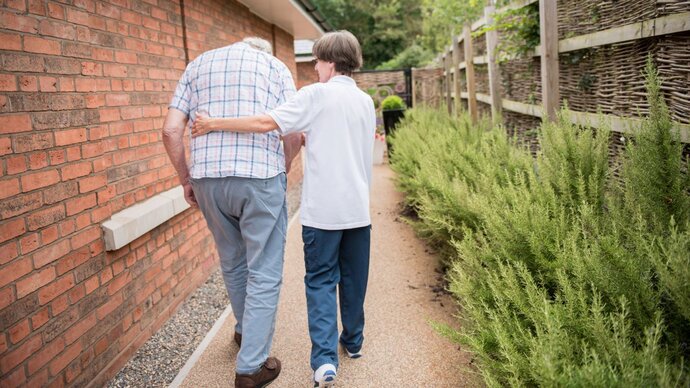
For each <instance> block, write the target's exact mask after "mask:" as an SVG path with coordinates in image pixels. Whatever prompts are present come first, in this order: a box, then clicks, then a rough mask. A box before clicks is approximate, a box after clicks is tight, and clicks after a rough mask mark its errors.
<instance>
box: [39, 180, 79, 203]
mask: <svg viewBox="0 0 690 388" xmlns="http://www.w3.org/2000/svg"><path fill="white" fill-rule="evenodd" d="M78 193H79V190H78V186H77V182H75V181H73V182H62V183H58V184H57V185H54V186H51V187H49V188H47V189H46V190H44V191H43V195H44V199H45V203H46V204H53V203H57V202H60V201H62V200H64V199H67V198H71V197H74V196H76V195H77V194H78Z"/></svg>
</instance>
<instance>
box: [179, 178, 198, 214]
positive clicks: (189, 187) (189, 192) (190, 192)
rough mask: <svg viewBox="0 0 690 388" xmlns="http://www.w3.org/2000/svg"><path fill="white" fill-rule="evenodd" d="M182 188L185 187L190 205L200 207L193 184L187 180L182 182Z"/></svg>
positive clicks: (185, 197) (185, 193)
mask: <svg viewBox="0 0 690 388" xmlns="http://www.w3.org/2000/svg"><path fill="white" fill-rule="evenodd" d="M182 188H183V189H184V199H185V201H187V203H188V204H189V206H191V207H194V208H198V207H199V204H198V203H197V202H196V197H195V196H194V190H192V185H191V184H190V183H189V182H185V183H183V184H182Z"/></svg>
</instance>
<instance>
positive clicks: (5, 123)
mask: <svg viewBox="0 0 690 388" xmlns="http://www.w3.org/2000/svg"><path fill="white" fill-rule="evenodd" d="M30 130H31V116H29V115H28V114H26V113H22V114H16V115H4V116H2V128H0V133H18V132H26V131H30Z"/></svg>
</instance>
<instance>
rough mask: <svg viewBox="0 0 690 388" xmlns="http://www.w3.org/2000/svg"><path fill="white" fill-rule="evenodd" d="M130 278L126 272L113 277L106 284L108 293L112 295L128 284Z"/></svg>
mask: <svg viewBox="0 0 690 388" xmlns="http://www.w3.org/2000/svg"><path fill="white" fill-rule="evenodd" d="M131 280H132V279H131V277H130V275H129V274H128V273H126V274H122V276H118V277H116V278H114V279H113V280H112V281H111V282H110V284H108V295H114V294H115V293H116V292H118V291H120V290H121V289H122V287H124V286H126V285H127V284H129V283H130V281H131Z"/></svg>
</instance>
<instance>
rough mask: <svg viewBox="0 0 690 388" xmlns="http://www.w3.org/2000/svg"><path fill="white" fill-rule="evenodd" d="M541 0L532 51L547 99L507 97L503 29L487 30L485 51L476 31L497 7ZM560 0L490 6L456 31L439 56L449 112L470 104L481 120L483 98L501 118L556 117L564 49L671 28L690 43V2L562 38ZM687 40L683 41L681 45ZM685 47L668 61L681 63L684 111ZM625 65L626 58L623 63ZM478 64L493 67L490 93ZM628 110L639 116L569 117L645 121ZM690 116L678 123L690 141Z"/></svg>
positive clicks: (615, 125)
mask: <svg viewBox="0 0 690 388" xmlns="http://www.w3.org/2000/svg"><path fill="white" fill-rule="evenodd" d="M536 2H538V3H539V15H540V39H541V45H539V46H537V47H536V48H535V49H534V50H533V51H532V52H531V53H530V54H528V55H527V57H530V56H531V57H532V58H535V60H536V58H537V57H540V59H541V61H540V69H539V70H540V72H539V73H540V74H541V104H535V103H530V102H526V101H515V100H511V99H508V98H504V97H503V96H502V95H501V91H500V86H501V78H500V77H501V71H500V70H499V63H498V60H497V58H496V47H497V46H498V44H499V41H500V35H499V34H498V32H497V31H496V30H495V29H494V30H491V29H489V30H488V31H486V33H485V39H486V50H485V51H486V52H485V53H483V54H482V53H476V52H475V51H474V50H473V39H474V40H475V41H476V37H473V36H472V32H473V31H478V30H479V29H481V28H482V27H484V26H491V25H492V24H493V23H494V15H495V14H496V13H503V12H505V11H508V10H511V9H519V8H522V7H526V6H528V5H531V4H534V3H536ZM559 3H561V1H560V0H559V1H556V0H521V1H515V2H513V3H511V4H510V5H509V6H507V7H503V8H501V9H499V10H497V11H496V10H494V8H493V7H492V6H491V7H486V8H485V13H484V17H483V18H482V19H480V20H478V21H476V22H475V23H473V24H472V25H466V26H465V27H464V29H463V32H462V34H460V35H457V36H453V37H452V44H451V45H450V47H448V48H447V49H446V50H445V52H444V53H443V54H441V55H440V56H439V57H438V58H437V62H438V63H440V64H441V65H442V67H443V73H442V74H443V82H442V85H443V90H442V96H443V98H444V99H445V103H446V106H447V107H448V110H449V112H452V111H454V110H455V111H456V112H457V111H458V110H460V109H461V107H462V106H466V107H467V109H468V111H469V113H470V114H471V117H472V119H473V120H476V118H477V111H478V108H477V104H478V102H481V103H484V104H488V105H489V106H490V108H491V114H492V118H493V119H494V120H499V119H500V117H501V111H502V110H507V111H510V112H516V113H519V114H523V115H529V116H536V117H545V118H548V119H551V120H553V119H555V116H556V112H557V110H558V109H559V108H560V107H561V105H562V103H563V100H564V98H563V97H562V96H561V94H560V93H559V91H560V89H561V88H562V87H563V85H562V84H561V83H560V81H559V55H560V54H564V53H571V52H575V51H577V50H585V49H593V48H597V47H602V46H610V45H614V47H616V45H621V44H625V42H628V43H630V42H636V41H641V40H643V39H648V38H652V37H666V36H669V35H671V34H675V35H674V39H681V42H686V41H687V47H690V34H688V32H689V31H690V2H677V4H679V5H677V6H676V8H675V9H674V12H675V13H672V14H670V15H664V16H660V17H656V18H651V19H647V20H643V21H639V22H635V23H630V24H627V25H622V26H616V27H613V28H604V29H603V30H601V31H597V32H593V33H587V34H581V35H579V36H574V37H567V38H565V39H560V40H559V39H558V37H559V30H558V9H557V7H558V4H559ZM618 6H619V7H625V5H624V4H618ZM480 43H481V42H480ZM684 45H685V44H684V43H681V45H680V46H681V47H682V46H684ZM676 47H677V46H676ZM681 50H686V51H683V52H680V53H679V54H678V53H677V55H676V56H677V57H679V58H680V60H679V61H678V62H674V63H673V64H670V65H669V64H667V65H668V66H671V70H672V71H676V70H677V69H679V70H678V71H680V73H679V74H675V75H674V76H673V77H671V78H674V80H675V82H676V85H675V86H674V89H673V91H672V92H670V94H672V95H674V97H675V99H674V103H676V104H685V105H684V106H683V112H688V111H690V49H687V48H681ZM565 55H568V54H565ZM624 59H625V58H624ZM683 62H684V63H683ZM614 65H618V64H614ZM620 65H621V66H623V65H624V64H622V63H621V64H620ZM476 66H487V67H488V94H487V93H482V92H481V91H478V90H477V76H476V74H477V73H476V71H477V69H476ZM561 66H562V65H561ZM639 71H640V72H641V71H642V69H641V68H640V69H639ZM619 78H621V79H620V80H616V82H620V83H624V82H626V79H624V78H625V77H619ZM533 82H534V83H537V82H538V80H537V79H534V80H533ZM463 86H464V89H463ZM636 94H639V92H636ZM637 97H639V96H637ZM633 105H634V104H633ZM672 110H673V109H672ZM627 113H628V115H629V116H633V117H624V116H619V115H617V114H611V113H609V114H596V113H593V112H591V111H590V112H580V111H572V112H571V113H570V116H569V117H570V119H571V120H572V121H573V122H575V123H579V124H583V125H588V126H591V127H595V128H598V127H601V126H603V125H610V127H611V128H612V129H613V130H614V131H617V132H621V133H629V132H630V131H631V128H632V126H633V125H635V124H637V123H638V122H639V117H634V116H636V115H630V114H629V112H627ZM684 114H685V113H684ZM686 116H688V115H687V114H685V116H684V118H683V120H684V121H685V122H682V123H681V122H677V123H674V126H675V127H676V128H678V130H679V131H680V135H681V141H683V142H684V143H690V124H689V123H690V121H689V120H688V117H686Z"/></svg>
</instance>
